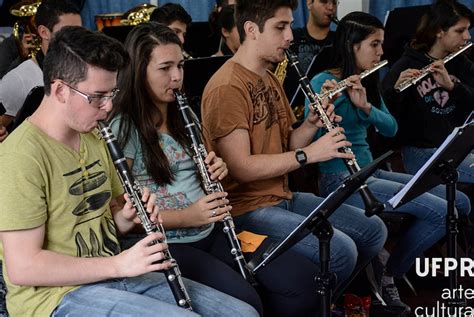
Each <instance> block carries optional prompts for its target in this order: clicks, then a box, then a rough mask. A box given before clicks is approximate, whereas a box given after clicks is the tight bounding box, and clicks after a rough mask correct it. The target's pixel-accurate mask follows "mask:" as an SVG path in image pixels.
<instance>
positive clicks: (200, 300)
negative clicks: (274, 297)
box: [52, 272, 258, 317]
mask: <svg viewBox="0 0 474 317" xmlns="http://www.w3.org/2000/svg"><path fill="white" fill-rule="evenodd" d="M184 284H185V286H186V289H187V291H188V293H189V297H190V298H191V301H192V303H191V305H192V306H193V309H194V312H190V311H187V310H185V309H183V308H180V307H178V306H177V304H176V302H175V300H174V297H173V295H172V293H171V290H170V287H169V285H168V283H167V282H166V278H165V275H164V274H163V273H156V272H152V273H147V274H144V275H141V276H137V277H130V278H122V279H113V280H107V281H103V282H98V283H94V284H87V285H84V286H81V287H80V288H78V289H77V290H75V291H72V292H70V293H68V294H66V295H65V296H64V298H63V300H62V301H61V303H60V304H59V305H58V307H57V308H56V309H55V310H54V312H53V314H52V316H53V317H57V316H77V317H82V316H140V317H148V316H150V317H151V316H167V317H168V316H169V317H174V316H199V315H198V314H200V315H203V316H216V317H221V316H242V317H246V316H258V314H257V311H256V310H255V309H253V308H252V306H250V305H248V304H247V303H244V302H242V301H240V300H238V299H235V298H233V297H230V296H228V295H225V294H224V293H221V292H219V291H216V290H214V289H213V288H210V287H207V286H204V285H202V284H199V283H196V282H193V281H191V280H187V279H184Z"/></svg>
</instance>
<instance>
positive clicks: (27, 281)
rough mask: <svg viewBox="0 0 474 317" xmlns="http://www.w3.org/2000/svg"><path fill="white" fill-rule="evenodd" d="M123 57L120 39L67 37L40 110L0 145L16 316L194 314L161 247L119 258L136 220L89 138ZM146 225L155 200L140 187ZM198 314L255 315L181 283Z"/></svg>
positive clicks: (56, 41) (49, 72)
mask: <svg viewBox="0 0 474 317" xmlns="http://www.w3.org/2000/svg"><path fill="white" fill-rule="evenodd" d="M127 62H128V55H127V53H126V51H125V50H124V48H123V46H122V45H121V44H120V43H119V42H118V41H116V40H114V39H112V38H109V37H107V36H105V35H103V34H101V33H97V32H95V33H94V32H91V31H89V30H86V29H84V28H82V27H65V28H63V29H62V30H61V31H59V32H58V33H57V34H56V35H55V37H54V38H53V41H52V42H51V44H50V48H49V51H48V54H47V56H46V57H45V61H44V81H45V83H44V84H45V86H44V90H45V96H44V98H43V100H42V102H41V104H40V106H39V108H38V110H37V111H36V112H35V113H34V114H33V115H32V116H31V117H29V119H28V120H25V121H24V122H23V123H22V124H21V125H20V126H19V127H18V128H17V129H16V130H15V131H14V132H13V133H12V134H11V136H10V137H8V138H7V140H6V141H5V142H4V143H3V144H2V145H1V147H0V166H1V168H0V191H1V193H2V195H0V241H1V243H2V247H3V248H2V251H1V253H0V255H1V257H2V261H3V262H4V265H5V266H4V269H5V270H4V272H5V281H6V284H7V289H8V294H7V308H8V310H9V313H10V315H12V316H110V315H113V316H116V315H117V316H118V315H120V316H142V317H145V316H173V317H174V316H197V315H196V314H195V313H193V312H191V311H188V310H185V309H183V308H180V307H178V306H177V305H176V303H175V300H174V298H173V296H172V293H171V290H170V287H169V285H168V283H167V281H166V278H165V276H164V274H162V273H159V272H155V271H160V270H163V269H167V268H169V267H170V263H169V262H168V261H166V262H162V260H163V259H164V254H163V251H164V250H165V249H166V248H167V244H166V243H156V244H155V243H152V242H153V241H161V240H162V239H163V235H162V234H161V233H152V234H150V235H148V236H146V237H145V238H143V239H142V240H140V241H138V242H137V243H136V244H135V245H134V246H132V247H131V248H130V249H127V250H126V251H122V252H121V249H120V246H119V243H118V237H117V236H118V235H119V234H125V233H126V232H127V231H129V230H131V229H132V228H133V227H135V224H136V223H138V222H139V220H138V218H137V216H136V212H135V209H134V208H133V206H132V204H131V202H130V201H128V198H127V197H125V198H126V199H127V202H126V203H125V205H124V206H123V205H122V204H120V203H119V200H120V199H121V197H122V193H123V189H122V186H121V184H120V180H119V178H118V175H117V173H116V171H115V168H114V164H113V162H112V160H111V159H110V155H109V154H108V150H107V146H106V145H105V142H104V141H103V140H101V139H100V138H99V136H98V131H97V130H96V129H95V128H96V126H97V123H98V121H100V120H105V119H106V117H107V113H108V112H110V111H111V109H112V102H111V101H112V99H113V97H114V96H115V94H116V92H117V89H116V88H115V87H116V82H117V80H116V78H117V73H118V71H119V70H120V69H122V68H123V67H124V66H125V65H126V63H127ZM143 201H144V202H145V204H146V209H147V211H148V212H149V213H150V220H151V221H158V216H157V213H158V207H157V206H155V195H150V193H149V191H148V189H146V188H145V189H144V193H143ZM183 282H184V284H185V287H186V289H187V291H188V292H189V295H190V298H191V299H192V305H193V308H194V310H195V311H196V312H198V313H199V314H202V315H205V316H224V315H226V314H229V315H230V316H256V315H257V312H256V311H255V310H254V309H253V308H252V307H251V306H249V305H248V304H246V303H244V302H242V301H240V300H237V299H234V298H232V297H230V296H228V295H225V294H223V293H220V292H218V291H216V290H214V289H212V288H209V287H207V286H204V285H201V284H198V283H195V282H192V281H190V280H187V279H183Z"/></svg>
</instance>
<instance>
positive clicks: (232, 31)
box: [213, 5, 240, 56]
mask: <svg viewBox="0 0 474 317" xmlns="http://www.w3.org/2000/svg"><path fill="white" fill-rule="evenodd" d="M234 11H235V6H234V5H227V6H224V7H223V8H222V9H221V10H220V11H219V13H217V18H216V21H215V23H216V25H215V26H214V27H213V29H214V30H215V32H218V33H219V34H220V35H221V41H220V44H219V51H218V52H217V53H216V54H214V56H223V55H234V54H235V52H236V51H237V49H238V48H239V46H240V39H239V32H238V31H237V27H236V26H235V21H234Z"/></svg>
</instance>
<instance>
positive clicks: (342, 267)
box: [234, 193, 387, 285]
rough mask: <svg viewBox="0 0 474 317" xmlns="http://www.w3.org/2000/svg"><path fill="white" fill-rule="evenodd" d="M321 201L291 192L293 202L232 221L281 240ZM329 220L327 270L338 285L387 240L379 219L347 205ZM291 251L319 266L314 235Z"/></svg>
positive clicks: (318, 198)
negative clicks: (330, 226)
mask: <svg viewBox="0 0 474 317" xmlns="http://www.w3.org/2000/svg"><path fill="white" fill-rule="evenodd" d="M322 201H323V199H322V198H320V197H317V196H315V195H313V194H309V193H294V195H293V199H292V200H284V201H282V202H280V203H279V204H277V205H274V206H271V207H264V208H258V209H256V210H254V211H251V212H248V213H245V214H243V215H241V216H238V217H235V219H234V221H235V224H236V226H237V227H238V228H239V229H241V230H248V231H251V232H255V233H258V234H263V235H267V236H269V238H270V239H272V240H276V241H281V240H283V239H284V238H286V237H287V236H288V234H289V233H290V232H291V231H293V229H295V228H296V226H298V225H299V224H300V223H301V222H302V221H303V220H304V219H305V217H306V216H308V215H309V214H310V213H311V212H312V211H313V210H314V209H315V208H316V207H317V206H318V205H319V204H320V203H321V202H322ZM329 221H330V223H331V224H332V226H333V227H334V235H333V237H332V240H331V250H330V251H331V254H330V268H329V269H330V271H331V272H333V273H336V275H337V280H338V284H339V285H341V284H343V283H344V282H346V280H347V279H348V278H349V277H350V275H351V273H352V272H353V271H354V268H355V267H356V262H357V261H358V262H359V264H360V265H364V264H366V263H368V262H369V261H370V260H371V259H372V258H373V257H374V256H375V255H377V253H378V252H379V251H380V250H381V249H382V247H383V245H384V243H385V240H386V238H387V229H386V227H385V225H384V223H383V222H382V220H381V219H380V218H378V217H376V216H374V217H370V218H367V217H366V216H365V215H364V211H362V210H360V209H359V208H355V207H352V206H348V205H342V206H341V207H339V208H338V209H337V210H336V211H335V212H334V213H333V214H332V215H331V216H330V217H329ZM292 250H295V251H296V252H299V253H301V254H304V255H305V256H306V257H308V258H309V259H310V260H311V261H312V262H313V263H315V264H316V265H319V242H318V240H317V239H316V237H315V236H314V235H312V234H310V235H308V236H306V237H305V238H304V239H302V240H301V241H300V242H298V243H297V244H296V245H295V246H293V248H292ZM358 257H359V259H358Z"/></svg>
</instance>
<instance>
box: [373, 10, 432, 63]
mask: <svg viewBox="0 0 474 317" xmlns="http://www.w3.org/2000/svg"><path fill="white" fill-rule="evenodd" d="M429 7H430V6H429V5H421V6H411V7H401V8H395V9H393V10H391V11H389V12H388V16H387V20H386V22H385V37H384V44H383V51H384V53H383V56H382V59H386V60H388V66H392V65H393V63H395V62H396V61H397V60H398V59H399V58H400V57H401V56H402V54H403V50H404V49H405V46H406V45H407V44H409V43H410V41H411V40H412V38H413V37H414V36H415V32H416V28H417V27H418V23H419V22H420V20H421V17H422V16H423V14H425V13H426V12H427V11H428V9H429Z"/></svg>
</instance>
